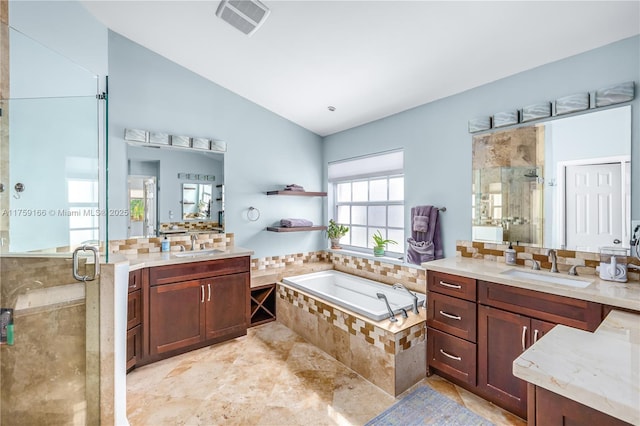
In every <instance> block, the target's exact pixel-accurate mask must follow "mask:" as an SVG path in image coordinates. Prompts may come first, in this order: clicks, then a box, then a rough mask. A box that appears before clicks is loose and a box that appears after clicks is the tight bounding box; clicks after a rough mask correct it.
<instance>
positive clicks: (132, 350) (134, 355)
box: [127, 325, 142, 372]
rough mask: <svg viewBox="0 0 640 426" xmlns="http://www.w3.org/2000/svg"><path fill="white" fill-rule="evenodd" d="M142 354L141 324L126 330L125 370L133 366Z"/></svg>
mask: <svg viewBox="0 0 640 426" xmlns="http://www.w3.org/2000/svg"><path fill="white" fill-rule="evenodd" d="M141 356H142V326H140V325H137V326H135V327H133V328H131V329H129V330H127V372H129V371H130V370H132V369H133V367H135V365H136V363H137V362H138V360H139V359H140V358H141Z"/></svg>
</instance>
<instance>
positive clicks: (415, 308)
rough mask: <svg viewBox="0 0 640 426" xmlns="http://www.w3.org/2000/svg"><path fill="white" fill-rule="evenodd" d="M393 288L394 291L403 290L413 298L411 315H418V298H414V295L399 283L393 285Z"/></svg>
mask: <svg viewBox="0 0 640 426" xmlns="http://www.w3.org/2000/svg"><path fill="white" fill-rule="evenodd" d="M393 288H395V289H397V288H400V289H403V290H405V291H406V292H407V293H409V295H410V296H411V297H413V313H414V314H416V315H418V314H419V313H420V312H418V296H416V295H415V294H414V293H411V292H410V291H409V289H408V288H406V287H405V286H403V285H402V284H400V283H395V284H394V285H393Z"/></svg>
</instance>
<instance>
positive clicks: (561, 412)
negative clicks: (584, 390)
mask: <svg viewBox="0 0 640 426" xmlns="http://www.w3.org/2000/svg"><path fill="white" fill-rule="evenodd" d="M529 393H530V394H532V395H534V398H533V400H532V401H531V403H532V404H533V405H534V409H533V411H532V410H529V413H530V414H529V419H528V422H527V423H528V424H529V425H530V426H538V425H539V426H566V425H598V426H631V423H627V422H625V421H622V420H620V419H616V418H615V417H612V416H610V415H608V414H605V413H603V412H601V411H598V410H594V409H593V408H591V407H588V406H586V405H584V404H580V403H579V402H576V401H573V400H571V399H569V398H565V397H564V396H562V395H558V394H556V393H554V392H551V391H549V390H547V389H544V388H541V387H538V386H535V385H532V384H529Z"/></svg>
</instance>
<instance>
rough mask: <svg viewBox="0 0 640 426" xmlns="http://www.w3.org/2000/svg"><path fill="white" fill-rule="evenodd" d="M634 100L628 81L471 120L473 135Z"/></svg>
mask: <svg viewBox="0 0 640 426" xmlns="http://www.w3.org/2000/svg"><path fill="white" fill-rule="evenodd" d="M634 97H635V83H634V82H633V81H627V82H625V83H619V84H614V85H612V86H607V87H603V88H601V89H598V90H596V91H595V92H593V93H588V92H585V93H575V94H572V95H568V96H563V97H561V98H558V99H556V100H555V101H553V102H541V103H537V104H533V105H528V106H525V107H523V108H522V109H520V110H516V111H505V112H498V113H495V114H494V115H493V116H489V117H486V116H485V117H475V118H472V119H471V120H469V133H476V132H480V131H484V130H489V129H492V128H493V129H495V128H498V127H507V126H512V125H515V124H518V123H525V122H529V121H534V120H540V119H542V118H547V117H552V116H557V115H565V114H571V113H574V112H579V111H585V110H588V109H593V108H600V107H604V106H609V105H615V104H620V103H624V102H629V101H632V100H633V98H634Z"/></svg>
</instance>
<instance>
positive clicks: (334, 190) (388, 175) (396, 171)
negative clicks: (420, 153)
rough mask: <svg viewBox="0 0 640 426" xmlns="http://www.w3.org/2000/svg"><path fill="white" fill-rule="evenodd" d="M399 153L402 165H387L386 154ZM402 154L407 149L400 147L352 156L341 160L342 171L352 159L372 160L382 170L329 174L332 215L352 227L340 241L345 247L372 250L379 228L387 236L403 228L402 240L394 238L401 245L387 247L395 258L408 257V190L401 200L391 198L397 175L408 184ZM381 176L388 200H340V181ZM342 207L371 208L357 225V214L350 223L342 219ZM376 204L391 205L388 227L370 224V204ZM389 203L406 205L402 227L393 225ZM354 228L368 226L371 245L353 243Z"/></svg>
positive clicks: (366, 229)
mask: <svg viewBox="0 0 640 426" xmlns="http://www.w3.org/2000/svg"><path fill="white" fill-rule="evenodd" d="M397 153H400V154H401V156H400V163H399V167H400V168H398V163H394V165H393V168H389V167H387V165H388V163H387V162H386V161H384V159H385V158H388V157H384V156H386V155H388V154H391V155H395V157H396V158H397V157H398V156H397V155H396V154H397ZM402 155H403V152H402V151H399V150H395V151H390V152H386V153H379V154H375V155H370V156H366V157H360V158H357V159H352V160H345V161H343V162H339V163H340V164H339V167H340V171H342V170H344V168H345V167H343V166H345V165H347V163H348V162H349V161H354V162H360V163H363V162H364V163H366V162H368V163H369V164H371V163H374V164H375V166H374V169H375V167H377V168H378V169H379V170H368V171H369V172H368V173H366V172H365V173H362V170H360V171H359V173H358V174H354V175H353V176H346V175H344V174H341V175H340V176H339V177H337V178H333V179H331V172H330V173H329V178H330V181H329V188H330V190H331V193H330V194H331V198H330V199H331V205H330V217H331V218H333V219H334V220H336V222H337V223H339V224H341V225H345V226H348V227H349V233H347V235H346V236H345V237H343V238H342V239H341V240H340V246H341V247H342V248H343V249H345V250H351V251H356V252H363V253H371V249H372V248H373V241H372V239H371V234H372V233H373V232H375V231H376V230H378V229H379V230H380V231H381V232H382V234H383V237H384V238H389V237H388V231H389V230H393V231H400V233H401V234H402V236H403V237H402V239H401V240H399V239H398V238H391V239H394V240H395V241H396V242H397V243H398V244H391V245H388V246H387V247H386V252H387V254H388V255H390V256H392V257H403V256H404V249H405V244H404V235H405V226H404V216H405V214H404V207H405V197H404V191H403V197H402V199H401V200H389V179H393V178H402V180H403V186H404V167H403V163H404V161H403V160H402ZM377 156H379V157H380V161H379V162H376V161H375V157H377ZM371 160H374V161H371ZM329 167H331V164H330V165H329ZM385 168H387V169H388V170H385ZM380 179H386V180H387V196H386V200H376V201H369V200H367V201H351V200H350V201H341V202H338V185H339V184H344V183H351V184H353V183H354V182H363V181H366V182H370V181H372V180H380ZM367 188H369V184H367ZM367 193H369V191H367ZM352 196H353V192H352ZM341 206H351V207H353V206H364V207H367V214H366V218H365V224H364V225H362V224H357V225H354V224H353V223H352V221H353V217H352V216H351V215H350V217H349V222H340V221H338V207H341ZM372 206H385V207H387V212H386V213H387V214H386V219H385V225H384V226H379V225H376V226H371V225H369V223H368V220H369V217H368V216H369V215H368V207H372ZM389 206H402V207H403V220H402V226H401V227H398V226H389V212H388V207H389ZM353 228H364V229H365V233H366V235H367V245H366V247H365V246H357V245H353V244H351V242H352V240H351V230H352V229H353Z"/></svg>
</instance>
